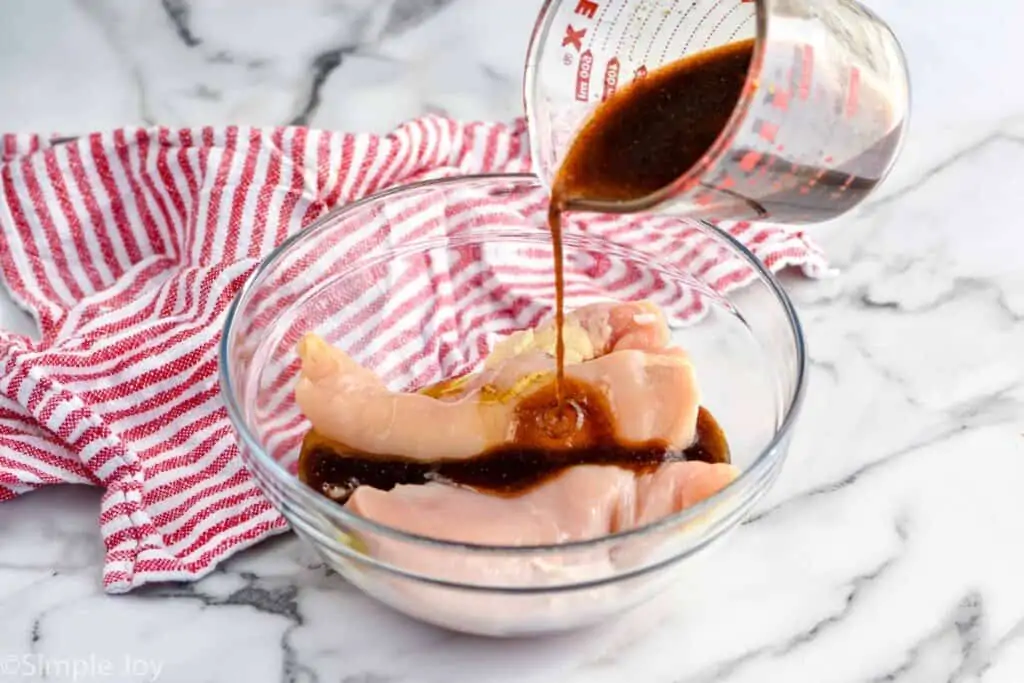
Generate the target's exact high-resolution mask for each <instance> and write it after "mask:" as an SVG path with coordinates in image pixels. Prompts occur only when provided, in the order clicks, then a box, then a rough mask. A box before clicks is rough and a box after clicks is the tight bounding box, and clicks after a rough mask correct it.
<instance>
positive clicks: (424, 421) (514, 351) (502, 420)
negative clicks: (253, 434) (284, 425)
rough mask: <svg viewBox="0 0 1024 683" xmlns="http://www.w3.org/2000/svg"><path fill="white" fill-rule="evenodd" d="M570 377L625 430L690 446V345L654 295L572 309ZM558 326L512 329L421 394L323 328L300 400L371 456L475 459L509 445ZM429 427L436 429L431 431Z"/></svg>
mask: <svg viewBox="0 0 1024 683" xmlns="http://www.w3.org/2000/svg"><path fill="white" fill-rule="evenodd" d="M563 329H564V330H565V333H566V346H567V357H568V358H569V359H570V360H572V361H573V362H571V363H569V364H567V365H566V368H565V373H566V376H567V377H569V378H572V379H577V380H580V381H581V382H583V383H585V384H587V385H589V386H592V387H594V388H595V389H596V390H597V391H598V392H599V393H600V394H602V395H603V397H604V398H605V400H606V401H607V403H608V405H609V407H610V409H611V412H612V415H613V416H614V419H615V423H616V426H617V429H618V433H619V435H620V436H621V437H622V438H623V439H626V440H629V441H637V442H639V441H645V440H661V441H664V442H666V443H667V444H668V445H670V446H673V447H678V448H685V447H686V446H688V445H690V443H692V441H693V439H694V435H695V424H696V420H697V411H698V409H699V405H700V393H699V391H698V387H697V382H696V377H695V375H694V370H693V366H692V364H691V363H690V361H689V358H688V357H687V355H686V353H685V352H684V351H683V350H682V349H679V348H676V347H666V346H665V345H666V343H667V342H668V339H669V334H668V328H667V326H666V324H665V320H664V317H663V316H662V314H661V312H660V310H658V308H657V307H656V306H654V305H653V304H649V303H646V302H631V303H625V304H607V303H605V304H594V305H592V306H587V307H584V308H581V309H578V310H577V311H574V312H573V313H571V314H570V315H568V316H566V324H565V327H564V328H563ZM553 349H554V325H553V324H551V323H549V324H548V325H545V326H541V327H539V328H538V329H537V330H526V331H523V332H518V333H516V334H513V335H511V336H510V337H508V338H507V339H505V340H504V341H503V342H501V343H500V344H498V345H497V346H496V347H495V349H494V351H493V352H492V354H491V356H490V357H489V358H488V359H487V362H486V363H485V366H484V370H483V372H481V373H480V374H478V375H475V376H471V377H469V378H466V379H464V380H461V381H459V382H456V383H449V384H448V385H447V386H446V387H444V388H442V389H440V390H438V389H436V388H435V390H434V391H426V392H423V393H400V392H392V391H390V390H388V389H387V387H385V386H384V384H383V382H381V381H380V379H379V378H378V377H376V376H375V375H374V374H373V373H372V372H370V371H369V370H366V369H365V368H362V367H360V366H359V365H358V364H357V363H355V362H354V361H353V360H352V359H351V358H350V357H349V356H348V355H346V354H345V353H344V352H342V351H341V350H339V349H335V348H333V347H331V346H329V345H328V344H327V343H326V342H324V341H323V340H322V339H320V338H319V337H316V336H315V335H307V336H306V337H305V338H304V339H303V340H302V342H301V343H300V344H299V355H300V357H301V359H302V373H301V376H300V379H299V382H298V385H297V387H296V390H295V397H296V401H297V403H298V405H299V407H300V408H301V409H302V411H303V413H304V414H305V415H306V417H307V418H308V419H309V421H310V422H311V423H312V425H313V428H314V429H315V430H316V431H317V432H318V433H319V434H321V435H323V436H325V437H327V438H329V439H332V440H334V441H337V442H339V443H342V444H345V445H347V446H348V447H350V448H352V449H355V450H357V451H360V452H362V453H364V454H380V455H399V456H402V457H407V458H415V459H421V460H437V459H441V458H445V459H458V458H469V457H473V456H475V455H478V454H480V453H482V452H483V451H486V450H488V449H490V448H493V447H495V446H498V445H501V444H504V443H508V442H509V441H510V439H511V438H512V436H513V434H514V432H515V409H516V405H517V400H521V399H522V398H525V397H526V396H528V395H529V394H530V393H531V391H532V390H534V389H536V388H538V387H540V386H541V385H543V384H545V383H549V382H550V381H551V378H552V377H553V374H554V371H555V360H554V358H553ZM426 435H429V437H427V436H426Z"/></svg>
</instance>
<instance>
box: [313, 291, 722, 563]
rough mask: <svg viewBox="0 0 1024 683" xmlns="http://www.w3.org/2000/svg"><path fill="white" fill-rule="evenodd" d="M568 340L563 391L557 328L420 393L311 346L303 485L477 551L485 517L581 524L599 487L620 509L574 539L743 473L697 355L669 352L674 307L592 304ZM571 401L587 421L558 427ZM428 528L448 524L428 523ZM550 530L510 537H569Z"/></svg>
mask: <svg viewBox="0 0 1024 683" xmlns="http://www.w3.org/2000/svg"><path fill="white" fill-rule="evenodd" d="M563 338H564V339H565V341H566V344H565V358H566V364H565V379H564V383H563V385H562V393H561V397H559V395H558V390H557V385H556V358H555V348H554V347H555V344H556V339H557V335H556V329H555V324H554V322H553V321H552V322H548V323H546V324H544V325H541V326H540V327H538V328H536V329H531V330H523V331H520V332H516V333H514V334H512V335H510V336H509V337H507V338H506V339H504V340H503V341H502V342H500V343H499V344H497V345H496V346H495V348H494V349H493V350H492V352H491V354H490V355H489V356H488V358H487V360H486V361H485V362H484V364H483V367H482V369H481V370H480V371H479V372H477V373H474V374H471V375H467V376H464V377H459V378H453V379H449V380H446V381H444V382H440V383H438V384H435V385H432V386H428V387H423V388H421V389H420V390H418V391H415V392H394V391H391V390H389V389H388V388H387V387H386V386H385V385H384V384H383V382H381V380H380V379H379V378H378V377H376V375H374V374H373V373H372V372H370V371H369V370H367V369H365V368H362V367H361V366H359V365H358V364H356V363H355V362H354V361H353V360H352V359H351V358H350V357H348V356H347V355H346V354H345V353H344V352H342V351H341V350H339V349H336V348H333V347H331V346H330V345H328V344H327V343H326V342H324V341H323V340H322V339H319V338H318V337H315V336H312V335H309V336H307V337H306V338H305V339H304V340H303V341H302V342H301V344H300V347H299V355H300V357H301V358H302V373H301V377H300V380H299V384H298V386H297V388H296V399H297V401H298V404H299V406H300V408H301V409H302V410H303V412H304V413H305V415H306V416H307V418H308V419H309V420H310V422H311V423H312V429H311V430H310V431H309V433H308V434H307V436H306V438H305V440H304V442H303V446H302V453H301V456H300V461H299V476H300V478H301V479H302V480H303V481H304V482H305V483H307V484H308V485H310V486H311V487H313V488H314V489H315V490H317V491H319V492H320V493H322V494H324V495H326V496H328V497H330V498H332V499H334V500H336V501H338V502H339V503H342V504H344V505H346V506H347V507H349V508H350V509H352V510H353V511H356V512H358V513H359V514H362V515H364V516H367V517H370V518H372V519H376V520H377V521H381V522H384V523H388V524H391V525H394V526H397V527H398V528H402V529H405V530H408V531H413V530H414V529H418V531H419V532H420V533H428V535H432V536H435V537H438V538H450V539H451V540H460V541H466V542H469V541H472V540H473V539H471V538H467V537H466V536H465V534H466V533H468V532H466V531H465V530H466V528H467V526H466V524H465V523H464V519H462V518H464V516H465V514H467V512H466V511H467V510H468V509H470V508H472V509H477V508H480V509H481V510H483V509H486V510H488V512H487V514H488V515H508V514H512V515H515V514H522V511H523V510H524V509H526V508H529V509H530V510H532V512H531V513H530V515H531V519H532V516H533V515H537V514H543V515H547V517H546V519H547V520H548V522H550V521H551V520H555V519H559V515H565V514H567V512H566V509H567V503H566V502H565V501H562V503H559V501H560V499H562V498H563V497H564V496H573V497H576V496H579V495H581V493H580V491H581V490H583V491H588V492H589V493H587V496H589V498H587V499H585V500H586V501H589V502H588V503H587V504H590V503H593V504H596V505H599V507H600V508H601V509H606V510H608V514H606V515H602V516H600V517H599V519H600V520H602V521H601V523H600V524H597V526H596V527H589V526H586V525H584V526H583V527H581V526H580V524H579V523H578V520H577V521H576V522H573V521H567V522H566V524H568V527H567V528H575V529H577V532H574V533H573V534H570V537H571V538H576V537H577V536H578V535H579V534H584V535H585V537H590V535H595V536H598V535H603V534H608V533H614V532H615V531H618V530H622V529H625V528H630V527H631V526H632V525H634V524H638V523H646V522H647V521H653V519H657V518H658V517H660V516H664V515H668V514H671V513H673V512H677V511H679V510H681V509H683V508H685V507H688V506H689V505H692V504H694V503H696V502H699V501H700V500H703V499H704V498H707V497H708V496H710V495H712V494H714V493H715V492H717V491H718V490H720V489H721V488H723V487H724V486H726V485H727V484H728V483H729V482H731V481H732V479H734V478H735V476H736V474H737V472H736V469H735V468H734V467H733V466H732V465H731V464H730V463H729V450H728V445H727V443H726V440H725V437H724V435H723V434H722V431H721V429H720V428H719V427H718V424H717V423H716V422H715V419H714V418H713V417H712V415H711V413H710V412H708V411H707V410H706V409H704V408H702V407H701V405H700V390H699V387H698V385H697V381H696V375H695V373H694V368H693V365H692V363H691V361H690V358H689V356H688V355H687V353H686V352H685V350H684V349H682V348H680V347H679V346H674V345H672V344H671V343H670V339H669V330H668V326H667V324H666V321H665V318H664V315H663V314H662V312H661V310H660V309H659V308H657V307H656V306H655V305H653V304H651V303H649V302H628V303H600V304H594V305H591V306H586V307H583V308H580V309H577V310H576V311H573V312H571V313H569V314H568V315H566V316H565V321H564V325H563ZM560 399H561V402H560ZM560 405H561V410H562V411H568V413H567V414H568V416H569V419H571V421H572V425H571V428H569V429H566V430H564V431H561V432H553V431H552V430H551V429H550V415H551V413H552V411H555V410H558V409H559V406H560ZM609 478H610V479H609ZM600 482H605V484H608V482H613V484H614V485H610V486H604V485H599V484H600ZM602 486H604V488H602ZM576 504H579V501H576ZM538 505H540V506H541V507H539V508H538V507H537V506H538ZM410 506H414V507H421V508H422V510H421V512H422V513H423V514H413V513H412V512H411V508H410ZM467 506H468V507H467ZM524 506H526V507H524ZM570 507H571V506H570ZM428 509H429V512H428ZM402 511H404V512H402ZM425 519H433V520H434V522H433V524H435V525H436V526H435V527H433V528H431V529H422V528H420V527H421V526H422V525H423V524H424V523H425V522H424V520H425ZM492 520H493V517H492ZM548 522H544V523H543V524H541V528H540V529H535V530H534V531H533V532H530V531H528V530H525V528H524V530H522V534H521V535H518V536H515V538H513V539H506V542H513V543H516V542H519V543H521V542H524V539H532V540H531V542H558V541H560V540H563V541H564V540H569V539H568V538H567V537H566V536H565V534H564V529H563V530H562V531H561V532H558V533H554V532H551V533H549V534H547V535H545V534H544V533H541V531H542V530H543V529H547V528H549V527H548V526H545V525H547V524H548ZM524 524H526V526H527V527H528V526H529V523H528V522H526V521H524ZM556 526H557V525H556ZM584 527H586V528H584ZM460 530H462V531H460ZM538 534H539V535H538ZM483 536H486V537H487V538H490V539H491V542H494V536H493V535H491V536H487V535H486V534H483ZM477 540H480V539H477Z"/></svg>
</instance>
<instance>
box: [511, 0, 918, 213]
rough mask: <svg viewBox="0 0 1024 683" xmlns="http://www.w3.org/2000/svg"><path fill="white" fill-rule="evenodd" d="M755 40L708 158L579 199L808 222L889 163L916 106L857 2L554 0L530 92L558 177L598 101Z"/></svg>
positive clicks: (529, 70) (867, 185)
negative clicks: (615, 196) (621, 193)
mask: <svg viewBox="0 0 1024 683" xmlns="http://www.w3.org/2000/svg"><path fill="white" fill-rule="evenodd" d="M752 38H753V39H754V40H755V44H754V49H753V58H752V60H751V66H750V70H749V72H748V74H747V77H746V82H745V85H744V89H743V92H742V94H741V96H740V99H739V102H738V104H737V105H736V108H735V110H734V111H733V113H732V115H731V117H730V119H729V121H728V123H727V124H726V126H725V128H724V129H723V130H722V132H721V133H720V134H719V136H718V138H717V140H716V141H715V143H714V144H713V145H712V146H711V148H710V149H709V150H708V151H707V153H706V154H705V155H704V157H703V158H702V159H701V160H700V161H699V162H697V164H696V165H694V166H693V167H692V168H691V169H690V170H689V171H688V172H686V173H685V174H683V176H682V177H680V178H679V179H678V180H676V181H675V182H674V183H672V184H670V185H669V186H668V187H665V188H664V189H662V190H659V191H658V192H655V193H654V194H651V195H649V196H646V197H643V198H641V199H638V200H633V201H622V202H611V203H609V202H599V201H582V200H579V201H576V202H573V203H571V204H570V205H569V206H568V208H572V209H578V210H595V211H605V212H632V211H649V212H657V213H669V214H674V215H685V216H691V217H695V218H717V219H736V220H738V219H770V220H772V221H777V222H786V223H811V222H818V221H823V220H827V219H829V218H833V217H835V216H838V215H840V214H842V213H844V212H846V211H847V210H849V209H851V208H853V207H854V206H856V205H857V204H858V203H859V202H860V201H862V200H863V199H864V198H865V197H866V196H867V195H868V193H870V192H871V190H872V189H873V188H874V187H875V186H876V185H877V184H878V183H879V182H880V181H881V180H883V179H884V178H885V176H886V175H887V174H888V172H889V170H890V168H891V167H892V165H893V163H894V161H895V159H896V156H897V155H898V152H899V149H900V146H901V145H900V143H901V141H902V138H903V133H904V129H905V127H906V120H907V116H908V113H909V111H908V110H909V84H908V75H907V69H906V62H905V59H904V55H903V52H902V50H901V48H900V45H899V43H898V42H897V40H896V38H895V36H894V35H893V34H892V32H891V31H890V29H889V28H888V26H886V25H885V24H884V23H883V22H882V21H881V20H880V19H879V18H878V17H877V16H875V15H874V14H873V13H872V12H870V11H869V10H867V9H866V8H864V7H863V6H862V5H860V4H859V3H857V2H855V1H854V0H547V2H546V3H545V4H544V7H543V9H542V10H541V15H540V18H539V20H538V24H537V26H536V28H535V29H534V33H533V37H532V39H531V42H530V48H529V54H528V58H527V63H526V72H525V81H524V88H525V92H524V96H525V101H526V110H527V117H528V120H529V126H530V139H531V146H532V150H531V152H532V155H533V161H534V166H535V172H536V173H537V174H538V175H539V176H540V178H541V180H542V181H543V182H544V183H545V185H547V186H548V187H550V186H551V184H552V181H553V179H554V176H555V174H556V172H557V171H558V168H559V165H560V163H561V161H562V160H563V158H564V157H565V155H566V154H567V152H568V151H569V148H570V145H571V144H572V142H573V140H574V137H575V135H576V134H577V132H578V131H579V129H580V127H581V126H582V125H583V124H584V123H585V121H586V119H587V117H588V115H589V114H591V112H592V111H593V110H594V108H595V107H596V106H597V105H598V104H599V103H600V102H602V101H603V100H605V99H607V98H608V97H609V96H611V95H612V94H613V93H615V92H616V91H617V90H619V91H621V90H622V89H623V88H628V87H629V84H630V83H631V82H632V81H633V80H635V79H638V78H645V77H647V76H648V74H650V73H651V72H652V71H653V70H655V69H657V68H658V67H659V66H661V65H663V64H667V63H669V62H674V61H676V60H679V59H682V58H684V57H686V56H688V55H692V54H695V53H698V52H701V51H703V50H708V49H711V48H715V47H718V46H721V45H725V44H728V43H732V42H734V41H741V40H749V39H752Z"/></svg>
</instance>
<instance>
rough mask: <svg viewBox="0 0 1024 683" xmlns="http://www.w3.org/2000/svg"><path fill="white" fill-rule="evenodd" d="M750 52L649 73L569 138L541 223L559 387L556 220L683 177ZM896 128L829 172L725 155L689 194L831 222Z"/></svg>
mask: <svg viewBox="0 0 1024 683" xmlns="http://www.w3.org/2000/svg"><path fill="white" fill-rule="evenodd" d="M754 47H755V41H754V39H749V40H742V41H737V42H734V43H729V44H727V45H723V46H721V47H717V48H714V49H711V50H706V51H703V52H700V53H697V54H695V55H692V56H688V57H685V58H683V59H680V60H678V61H675V62H671V63H669V64H666V65H664V66H662V67H659V68H658V69H655V70H653V71H651V72H650V73H649V74H647V75H646V76H644V77H643V78H641V79H639V80H635V81H633V82H632V83H630V84H629V85H628V86H626V87H625V88H623V89H621V90H618V91H616V92H615V93H614V94H613V95H612V96H611V97H610V98H608V99H607V100H606V101H604V102H602V103H601V104H600V105H598V107H597V108H596V109H595V110H594V112H593V114H592V115H591V116H590V118H589V119H588V121H587V122H586V123H585V124H584V126H583V128H582V129H581V131H580V133H579V134H578V135H577V136H576V138H575V140H574V142H573V144H572V146H571V148H570V149H569V152H568V153H567V154H566V156H565V159H564V160H563V161H562V164H561V166H560V167H559V169H558V172H557V173H556V174H555V179H554V182H553V184H552V185H553V186H552V191H551V205H550V210H549V215H548V221H549V225H550V229H551V236H552V241H553V251H554V261H555V264H554V271H555V294H556V304H555V305H556V308H555V311H556V313H555V316H556V320H557V321H558V331H557V334H558V337H557V347H556V348H557V356H558V381H559V382H561V381H562V378H563V377H564V374H563V371H562V368H563V362H564V354H565V346H564V342H563V339H562V327H561V324H562V321H563V319H564V307H563V291H564V283H563V273H562V270H563V265H562V261H563V258H562V215H563V213H564V212H565V211H567V210H572V209H573V208H576V207H577V202H579V203H580V204H579V205H578V206H580V207H585V206H586V202H599V203H601V204H602V205H604V204H606V203H607V204H611V205H612V207H611V208H614V203H615V202H636V201H637V200H643V199H645V198H649V197H650V196H651V195H653V194H654V193H656V192H658V191H659V190H663V189H665V188H667V187H668V186H670V185H671V184H672V183H674V182H675V181H677V180H679V179H680V178H682V177H683V176H684V175H685V174H686V173H687V172H688V171H690V170H691V169H693V168H694V167H695V166H696V165H697V164H698V163H699V162H701V161H702V160H703V159H704V158H705V156H706V155H707V154H708V153H709V152H710V151H711V148H712V147H713V146H714V144H715V142H716V141H717V140H718V138H719V136H720V135H721V134H722V133H723V132H724V130H725V128H726V126H727V124H728V123H729V119H730V118H731V117H732V114H733V112H734V111H735V109H736V107H737V105H738V104H739V101H740V98H741V96H742V95H743V91H744V87H745V85H746V79H747V74H748V71H749V70H750V65H751V62H752V60H753V56H754ZM768 95H769V94H768V93H767V92H766V93H760V92H758V93H757V94H756V95H755V96H757V97H762V96H768ZM903 125H904V124H903V122H902V121H900V122H897V123H896V124H895V125H894V126H893V127H892V129H891V131H890V132H889V133H888V134H887V135H885V136H883V137H882V138H881V139H879V140H876V141H873V143H872V144H871V145H870V146H869V147H867V148H866V149H865V150H864V151H862V152H861V153H859V154H857V155H856V156H854V157H853V158H850V159H846V160H843V161H842V162H841V163H838V164H831V165H832V166H833V168H830V169H826V168H823V167H822V166H820V165H819V166H815V165H809V164H803V163H794V161H792V160H791V159H789V158H787V157H786V154H785V152H784V151H779V150H776V152H777V153H775V152H773V153H770V154H769V153H763V152H755V151H754V150H751V149H743V148H739V149H732V150H729V151H728V156H727V157H725V158H722V159H720V160H718V163H717V164H716V166H715V170H714V171H713V172H714V173H715V176H716V178H717V180H716V179H709V183H710V184H701V185H699V186H698V188H699V189H700V190H705V191H708V192H710V193H711V194H712V195H715V194H716V193H718V195H719V197H720V198H724V197H726V196H727V197H728V198H729V200H730V201H732V202H740V203H742V204H744V205H746V207H747V210H748V213H749V216H750V217H751V218H759V219H769V218H777V219H783V220H786V221H790V222H815V221H821V220H825V219H828V218H832V217H834V216H836V215H837V214H839V213H842V212H844V211H846V210H847V209H849V208H851V207H852V206H854V205H856V204H857V203H859V202H860V201H861V200H862V199H864V197H865V195H867V193H869V192H870V191H871V190H872V189H874V187H875V185H877V184H878V182H879V180H880V179H881V178H880V176H881V174H882V173H883V172H884V171H885V170H886V169H887V167H888V166H889V163H890V161H891V160H892V159H893V158H894V156H895V152H896V149H897V147H898V145H899V141H900V139H901V137H902V132H903ZM840 132H841V131H840ZM837 134H839V133H837ZM723 151H725V150H723ZM823 162H824V161H823ZM726 177H730V178H732V182H730V183H729V187H728V188H726V187H725V183H724V182H723V181H722V179H724V178H726ZM719 182H720V183H721V185H720V186H716V183H719ZM698 194H699V193H698ZM635 207H636V205H635V204H634V207H633V208H635Z"/></svg>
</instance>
